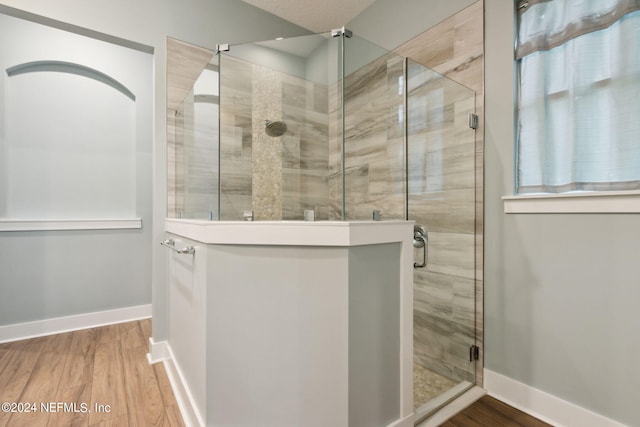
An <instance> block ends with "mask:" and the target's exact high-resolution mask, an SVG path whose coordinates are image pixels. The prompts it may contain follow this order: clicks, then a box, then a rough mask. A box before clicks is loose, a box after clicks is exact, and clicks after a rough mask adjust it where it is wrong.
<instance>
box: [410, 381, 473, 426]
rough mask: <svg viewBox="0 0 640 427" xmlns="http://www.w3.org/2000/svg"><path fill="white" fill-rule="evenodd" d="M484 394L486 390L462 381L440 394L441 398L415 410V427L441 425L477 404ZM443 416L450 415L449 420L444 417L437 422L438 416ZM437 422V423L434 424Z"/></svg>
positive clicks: (434, 399)
mask: <svg viewBox="0 0 640 427" xmlns="http://www.w3.org/2000/svg"><path fill="white" fill-rule="evenodd" d="M484 394H486V391H485V390H484V389H482V388H480V387H476V386H474V385H473V384H472V383H470V382H468V381H462V382H461V383H459V384H457V385H455V386H454V387H452V388H450V389H449V390H447V391H446V392H444V393H442V394H440V395H439V396H437V397H435V398H433V399H431V400H430V401H428V402H427V403H425V404H424V405H422V406H420V407H419V408H417V409H416V410H415V418H414V420H415V422H414V425H415V426H417V427H430V426H437V425H440V423H441V422H442V421H444V420H446V419H447V418H448V417H449V416H452V415H454V414H455V413H457V412H458V411H459V410H461V409H463V408H464V407H466V406H468V405H470V404H471V403H473V402H475V401H476V400H477V399H479V398H480V397H482V396H483V395H484ZM454 403H455V405H454ZM460 404H462V406H460ZM449 406H451V408H449ZM449 409H450V410H449ZM449 413H450V414H449ZM442 414H449V415H447V418H444V419H442V416H438V417H437V420H436V415H442ZM432 418H433V419H432ZM436 421H437V423H434V422H436Z"/></svg>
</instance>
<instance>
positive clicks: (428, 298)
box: [407, 60, 475, 418]
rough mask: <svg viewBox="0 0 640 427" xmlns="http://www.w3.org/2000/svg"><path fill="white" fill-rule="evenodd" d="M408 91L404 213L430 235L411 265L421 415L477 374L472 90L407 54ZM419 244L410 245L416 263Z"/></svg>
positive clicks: (417, 395) (418, 411) (416, 398)
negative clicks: (405, 206)
mask: <svg viewBox="0 0 640 427" xmlns="http://www.w3.org/2000/svg"><path fill="white" fill-rule="evenodd" d="M407 91H408V92H407V112H408V113H407V154H408V160H407V196H408V217H409V219H410V220H414V221H415V222H416V224H419V225H422V226H424V228H425V229H426V234H427V237H428V245H427V250H428V257H427V263H426V266H425V267H420V266H418V267H417V268H415V269H414V407H415V408H416V415H417V417H419V418H420V417H425V416H427V415H428V414H429V413H431V412H433V411H434V410H436V409H438V408H439V407H440V406H442V405H443V404H445V403H447V401H448V400H450V399H451V398H452V397H453V396H455V395H457V394H459V393H461V392H463V391H465V390H466V389H468V388H469V387H471V386H472V385H473V383H474V381H475V361H474V360H470V359H473V358H470V356H469V355H470V354H473V347H472V346H474V345H475V132H474V130H473V129H471V128H470V122H469V115H470V114H473V113H474V104H475V99H474V96H475V95H474V92H473V91H472V90H471V89H469V88H467V87H464V86H462V85H460V84H458V83H456V82H454V81H452V80H450V79H448V78H446V77H444V76H442V75H440V74H438V73H436V72H434V71H432V70H430V69H428V68H426V67H424V66H422V65H420V64H417V63H415V62H412V61H411V60H408V63H407ZM418 246H419V245H418ZM423 251H424V249H423V248H416V249H415V254H414V256H415V261H416V262H417V263H418V264H421V263H422V260H423Z"/></svg>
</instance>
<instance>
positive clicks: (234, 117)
mask: <svg viewBox="0 0 640 427" xmlns="http://www.w3.org/2000/svg"><path fill="white" fill-rule="evenodd" d="M196 51H197V52H200V53H199V55H200V58H199V59H194V58H195V56H197V55H195V54H193V52H191V53H192V54H191V55H190V56H189V55H186V57H190V58H191V59H190V60H191V62H192V63H193V64H194V66H195V68H196V70H195V71H197V72H193V71H191V72H190V74H189V73H187V74H189V75H190V78H186V77H185V76H182V78H176V81H182V82H183V81H185V80H190V82H191V83H190V84H188V85H186V86H184V87H183V88H182V90H181V91H180V90H177V89H176V90H174V97H175V99H174V100H173V101H172V100H169V116H168V118H169V126H170V131H169V137H168V139H169V153H168V161H169V165H168V178H169V182H168V190H169V191H168V193H169V200H168V216H169V217H170V218H182V219H197V220H211V221H242V220H243V219H244V220H253V221H301V220H315V221H361V220H362V221H371V220H381V221H385V220H410V221H415V222H416V224H419V225H421V226H422V227H423V229H424V235H416V239H415V240H414V246H416V248H415V250H414V251H415V253H414V258H415V261H416V264H415V265H416V268H415V269H414V277H413V279H414V289H413V294H414V297H413V313H414V314H413V319H414V323H413V331H414V332H413V335H414V342H413V349H414V357H413V358H414V389H413V390H414V391H413V394H414V408H415V414H416V418H415V420H416V422H417V421H419V419H421V418H424V417H426V416H428V415H429V414H430V413H432V412H433V411H435V410H437V409H438V408H439V407H441V406H443V405H445V404H446V403H447V402H449V401H450V400H451V399H452V398H453V397H455V396H456V395H458V394H460V393H462V392H463V391H465V390H466V389H468V388H470V387H471V386H472V385H473V384H474V382H475V377H474V375H475V364H476V361H475V360H476V357H475V354H474V353H476V350H477V348H476V347H475V345H474V344H475V336H476V325H475V204H476V200H475V198H476V191H475V179H476V178H475V176H476V174H475V131H474V127H475V126H474V118H475V114H474V113H475V111H474V108H475V107H474V106H475V95H474V92H473V91H472V90H471V89H469V88H467V87H465V86H463V85H461V84H458V83H456V82H455V81H452V80H450V79H448V78H446V77H444V76H442V75H440V74H438V73H436V72H434V71H432V70H430V69H428V68H427V67H425V66H423V65H421V64H419V63H417V62H414V61H412V60H411V59H409V58H406V57H402V56H399V55H397V54H395V53H394V52H390V51H387V50H385V49H383V48H381V47H378V46H375V45H373V44H372V43H369V42H368V41H366V40H364V39H361V38H359V37H358V36H357V35H353V34H351V32H350V31H348V30H346V29H344V28H343V29H338V30H334V31H331V32H328V33H324V34H315V35H309V36H302V37H295V38H287V39H281V40H271V41H264V42H257V43H248V44H242V45H231V46H229V45H219V46H218V51H217V52H215V53H213V52H210V51H206V50H203V49H194V52H196ZM170 55H171V50H170ZM194 55H195V56H194ZM187 62H188V61H185V62H184V63H183V64H182V65H183V66H184V65H185V64H186V63H187ZM170 72H171V70H170ZM169 80H170V81H169V85H170V88H171V84H172V82H171V75H170V76H169ZM169 92H170V96H171V94H172V93H171V90H170V91H169ZM178 99H179V100H180V102H177V100H178ZM423 241H425V242H426V245H424V247H421V246H422V245H421V244H420V243H421V242H423ZM423 265H424V266H423ZM327 315H330V313H327Z"/></svg>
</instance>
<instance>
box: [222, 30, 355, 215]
mask: <svg viewBox="0 0 640 427" xmlns="http://www.w3.org/2000/svg"><path fill="white" fill-rule="evenodd" d="M338 49H339V40H337V39H333V38H331V37H330V35H329V34H320V35H312V36H303V37H295V38H290V39H284V40H272V41H265V42H258V43H250V44H244V45H237V46H235V45H234V46H231V47H230V50H229V51H228V52H222V53H221V54H220V72H221V75H220V100H221V102H220V156H221V157H220V159H221V162H220V198H221V210H220V219H222V220H241V219H242V218H243V213H244V212H245V211H250V212H252V213H253V218H254V219H255V220H301V219H303V218H304V211H305V210H313V211H314V212H315V218H316V219H317V220H326V219H336V217H337V216H341V208H340V206H334V205H333V203H332V200H331V198H330V193H331V191H332V189H333V190H337V191H340V193H342V188H341V186H340V185H337V186H333V187H332V185H334V184H335V183H334V182H332V181H331V175H332V174H333V173H335V171H334V170H332V167H331V166H330V164H331V159H332V153H331V148H330V144H329V141H330V139H331V138H332V134H334V133H335V129H334V128H333V125H331V123H332V121H333V120H334V118H335V117H336V116H339V115H341V114H342V107H341V102H340V99H338V98H336V97H335V92H334V91H332V88H334V87H336V85H337V81H338V79H339V77H340V76H341V74H340V73H339V71H340V70H339V61H338V52H339V50H338Z"/></svg>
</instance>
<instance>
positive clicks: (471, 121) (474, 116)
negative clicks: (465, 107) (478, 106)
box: [469, 113, 478, 129]
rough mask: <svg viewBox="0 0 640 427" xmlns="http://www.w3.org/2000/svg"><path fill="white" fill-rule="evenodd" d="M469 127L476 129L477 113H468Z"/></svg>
mask: <svg viewBox="0 0 640 427" xmlns="http://www.w3.org/2000/svg"><path fill="white" fill-rule="evenodd" d="M469 127H470V128H471V129H478V115H477V114H473V113H469Z"/></svg>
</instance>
